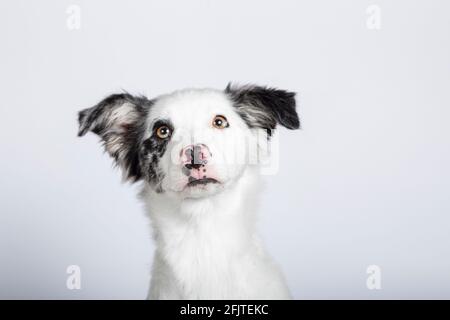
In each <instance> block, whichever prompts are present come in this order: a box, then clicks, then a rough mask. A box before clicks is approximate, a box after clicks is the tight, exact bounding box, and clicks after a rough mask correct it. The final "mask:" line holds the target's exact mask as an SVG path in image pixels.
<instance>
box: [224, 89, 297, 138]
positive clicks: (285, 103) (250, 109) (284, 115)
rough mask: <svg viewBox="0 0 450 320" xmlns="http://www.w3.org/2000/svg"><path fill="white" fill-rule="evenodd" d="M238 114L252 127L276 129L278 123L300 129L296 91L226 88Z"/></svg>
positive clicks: (289, 127)
mask: <svg viewBox="0 0 450 320" xmlns="http://www.w3.org/2000/svg"><path fill="white" fill-rule="evenodd" d="M225 93H226V94H227V95H229V97H230V98H231V100H232V101H233V103H234V106H235V107H236V109H237V112H238V114H239V115H240V116H241V117H242V118H243V119H244V121H245V122H246V123H247V125H248V126H249V127H250V128H253V127H258V128H262V129H266V130H268V132H269V134H270V132H271V130H273V129H275V128H276V126H277V124H280V125H282V126H283V127H286V128H288V129H298V128H299V127H300V120H299V118H298V114H297V111H296V110H295V93H294V92H289V91H285V90H279V89H275V88H268V87H261V86H252V85H245V86H235V85H232V84H231V83H229V84H228V85H227V87H226V89H225Z"/></svg>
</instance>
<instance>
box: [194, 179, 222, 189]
mask: <svg viewBox="0 0 450 320" xmlns="http://www.w3.org/2000/svg"><path fill="white" fill-rule="evenodd" d="M209 183H219V181H217V180H216V179H213V178H202V179H193V180H190V181H189V182H188V184H187V187H195V186H198V185H207V184H209Z"/></svg>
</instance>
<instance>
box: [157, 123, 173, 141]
mask: <svg viewBox="0 0 450 320" xmlns="http://www.w3.org/2000/svg"><path fill="white" fill-rule="evenodd" d="M171 133H172V132H171V131H170V128H169V127H168V126H166V125H163V126H160V127H158V128H157V129H156V135H157V136H158V138H160V139H167V138H169V137H170V135H171Z"/></svg>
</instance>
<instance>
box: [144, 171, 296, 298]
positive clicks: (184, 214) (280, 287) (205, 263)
mask: <svg viewBox="0 0 450 320" xmlns="http://www.w3.org/2000/svg"><path fill="white" fill-rule="evenodd" d="M258 185H259V183H258V179H257V175H256V174H255V173H254V172H252V171H250V170H248V171H247V172H246V173H245V174H244V176H243V177H241V179H239V181H238V182H237V183H236V185H235V186H233V187H232V188H229V189H227V190H224V191H223V192H221V193H220V194H217V195H215V196H212V197H208V198H204V199H185V200H183V201H176V200H174V199H169V198H167V197H166V196H165V195H163V194H156V193H151V192H149V191H148V190H147V191H146V190H144V192H143V198H144V199H145V200H146V204H147V207H148V210H149V211H150V216H151V219H152V224H153V228H154V238H155V241H156V247H157V249H156V252H155V257H154V263H153V270H152V281H151V288H150V292H149V298H151V299H288V298H289V292H288V289H287V287H286V285H285V283H284V280H283V277H282V275H281V273H280V272H279V271H278V269H277V268H276V266H275V265H274V264H273V262H272V261H271V259H270V258H269V257H268V256H267V254H266V253H265V250H264V249H263V247H262V245H261V242H260V239H259V237H258V236H257V233H256V230H255V211H256V199H255V196H256V195H257V194H258V193H259V187H258ZM257 189H258V190H257Z"/></svg>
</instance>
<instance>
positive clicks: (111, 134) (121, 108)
mask: <svg viewBox="0 0 450 320" xmlns="http://www.w3.org/2000/svg"><path fill="white" fill-rule="evenodd" d="M151 104H152V102H151V101H149V100H148V99H147V98H145V97H135V96H132V95H130V94H128V93H122V94H113V95H110V96H108V97H107V98H105V99H103V100H102V101H100V102H99V103H98V104H97V105H95V106H93V107H91V108H88V109H84V110H82V111H80V112H79V113H78V122H79V131H78V136H83V135H85V134H86V133H87V132H89V131H92V132H94V133H95V134H97V135H98V136H99V137H100V138H101V139H102V142H103V145H104V147H105V150H106V151H107V152H108V153H109V155H110V156H111V157H113V158H114V160H115V162H116V164H117V165H118V166H119V167H121V169H122V171H123V176H124V179H126V180H129V181H132V182H135V181H138V180H139V179H140V178H141V177H142V173H141V168H140V163H139V149H140V141H141V139H140V137H141V135H142V134H143V132H144V126H145V116H146V114H147V111H148V109H149V107H150V106H151Z"/></svg>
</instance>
